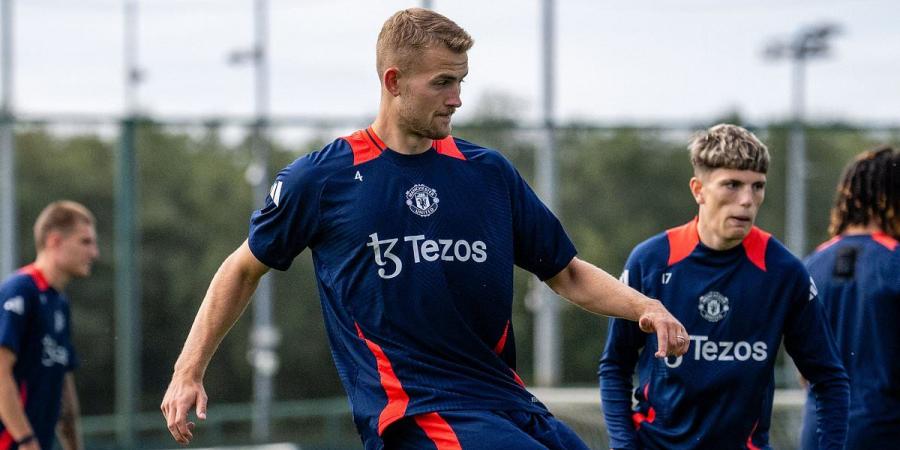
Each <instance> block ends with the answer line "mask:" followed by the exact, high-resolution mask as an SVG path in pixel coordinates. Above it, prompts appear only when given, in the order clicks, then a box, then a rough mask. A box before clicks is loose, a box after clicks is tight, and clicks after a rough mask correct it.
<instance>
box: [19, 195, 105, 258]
mask: <svg viewBox="0 0 900 450" xmlns="http://www.w3.org/2000/svg"><path fill="white" fill-rule="evenodd" d="M79 224H87V225H92V226H93V225H94V215H93V214H91V211H90V210H89V209H87V208H86V207H85V206H84V205H82V204H81V203H78V202H73V201H71V200H59V201H55V202H53V203H51V204H49V205H47V206H46V207H45V208H44V210H43V211H41V213H40V215H38V218H37V220H35V221H34V245H35V247H36V248H37V251H41V250H43V249H44V246H45V245H46V244H47V235H49V234H50V233H51V232H53V231H59V232H61V233H63V234H68V233H71V232H72V231H74V230H75V227H76V226H77V225H79Z"/></svg>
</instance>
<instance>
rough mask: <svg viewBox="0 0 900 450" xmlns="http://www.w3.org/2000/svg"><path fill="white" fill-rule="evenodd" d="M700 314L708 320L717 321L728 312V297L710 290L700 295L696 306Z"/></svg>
mask: <svg viewBox="0 0 900 450" xmlns="http://www.w3.org/2000/svg"><path fill="white" fill-rule="evenodd" d="M697 309H699V310H700V316H702V317H703V318H704V319H706V320H708V321H710V322H718V321H720V320H722V319H723V318H724V317H725V314H727V313H728V310H729V307H728V297H726V296H724V295H722V294H720V293H718V292H716V291H710V292H707V293H706V294H703V295H701V296H700V304H699V305H698V306H697Z"/></svg>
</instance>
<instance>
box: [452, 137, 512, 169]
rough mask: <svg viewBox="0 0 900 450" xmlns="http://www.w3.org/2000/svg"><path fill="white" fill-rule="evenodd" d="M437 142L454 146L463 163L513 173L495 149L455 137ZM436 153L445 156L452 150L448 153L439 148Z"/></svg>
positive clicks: (504, 158) (503, 157)
mask: <svg viewBox="0 0 900 450" xmlns="http://www.w3.org/2000/svg"><path fill="white" fill-rule="evenodd" d="M438 142H439V143H441V146H447V145H448V144H450V145H452V146H454V147H455V148H456V150H457V151H458V152H459V155H460V156H462V158H460V159H464V160H465V161H469V162H472V163H475V164H484V165H489V166H495V167H497V168H499V169H501V170H504V171H509V172H512V171H515V168H514V167H513V165H512V163H511V162H510V161H509V160H508V159H506V157H505V156H503V154H502V153H500V152H499V151H497V150H495V149H492V148H488V147H484V146H481V145H478V144H475V143H472V142H469V141H467V140H465V139H461V138H458V137H455V136H452V137H449V136H448V137H447V138H446V139H443V140H441V141H438ZM438 151H439V152H441V153H445V154H449V153H450V152H452V150H450V151H449V152H448V151H446V150H443V149H441V148H439V149H438Z"/></svg>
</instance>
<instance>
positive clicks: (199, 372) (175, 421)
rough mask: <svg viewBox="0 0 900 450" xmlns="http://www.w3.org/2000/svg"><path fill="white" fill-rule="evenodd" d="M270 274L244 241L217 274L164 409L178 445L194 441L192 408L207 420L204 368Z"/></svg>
mask: <svg viewBox="0 0 900 450" xmlns="http://www.w3.org/2000/svg"><path fill="white" fill-rule="evenodd" d="M268 270H269V268H268V267H267V266H266V265H265V264H263V263H261V262H260V261H259V260H258V259H256V257H255V256H254V255H253V253H252V252H251V251H250V247H249V246H248V244H247V241H244V243H243V244H241V246H240V247H238V249H237V250H235V251H234V253H232V254H231V255H230V256H228V258H227V259H225V262H223V263H222V265H221V266H220V267H219V270H218V271H217V272H216V274H215V276H213V279H212V282H210V284H209V289H208V290H207V291H206V296H205V297H204V298H203V303H202V304H201V305H200V310H199V311H198V312H197V317H196V318H195V319H194V324H193V325H192V326H191V331H190V333H189V334H188V337H187V340H186V341H185V343H184V348H183V349H182V350H181V355H180V356H179V357H178V361H176V362H175V372H174V374H173V375H172V382H171V383H169V388H168V390H166V395H165V397H163V402H162V405H161V406H160V409H162V412H163V415H164V416H165V418H166V424H167V426H168V428H169V432H170V433H172V437H174V438H175V440H176V441H177V442H178V443H180V444H187V443H189V442H190V441H191V439H193V437H194V436H193V429H194V423H193V422H188V420H187V415H188V411H190V409H191V408H192V407H196V413H197V417H198V418H199V419H205V418H206V400H207V397H206V392H205V391H204V389H203V376H204V374H205V373H206V368H207V366H208V365H209V361H210V359H212V355H213V353H215V351H216V349H217V348H218V347H219V343H221V342H222V339H223V338H224V337H225V335H226V334H227V333H228V330H230V329H231V327H232V326H233V325H234V323H235V322H237V319H238V318H239V317H240V316H241V314H242V313H243V312H244V309H246V307H247V304H249V303H250V296H251V295H253V292H254V291H255V290H256V286H257V284H258V283H259V280H260V278H262V276H263V275H265V273H266V272H267V271H268Z"/></svg>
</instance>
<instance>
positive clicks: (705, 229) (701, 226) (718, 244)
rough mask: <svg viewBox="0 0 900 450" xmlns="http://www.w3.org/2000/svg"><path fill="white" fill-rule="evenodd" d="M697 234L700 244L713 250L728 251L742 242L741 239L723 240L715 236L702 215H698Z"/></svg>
mask: <svg viewBox="0 0 900 450" xmlns="http://www.w3.org/2000/svg"><path fill="white" fill-rule="evenodd" d="M697 234H698V235H699V236H700V242H702V243H703V245H705V246H707V247H709V248H711V249H713V250H719V251H722V250H730V249H732V248H735V247H737V246H738V245H740V243H741V242H743V238H742V239H723V238H722V237H720V236H719V235H717V234H716V233H715V232H714V231H713V229H712V227H711V226H710V222H709V221H705V220H703V214H700V216H699V217H698V219H697Z"/></svg>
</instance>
